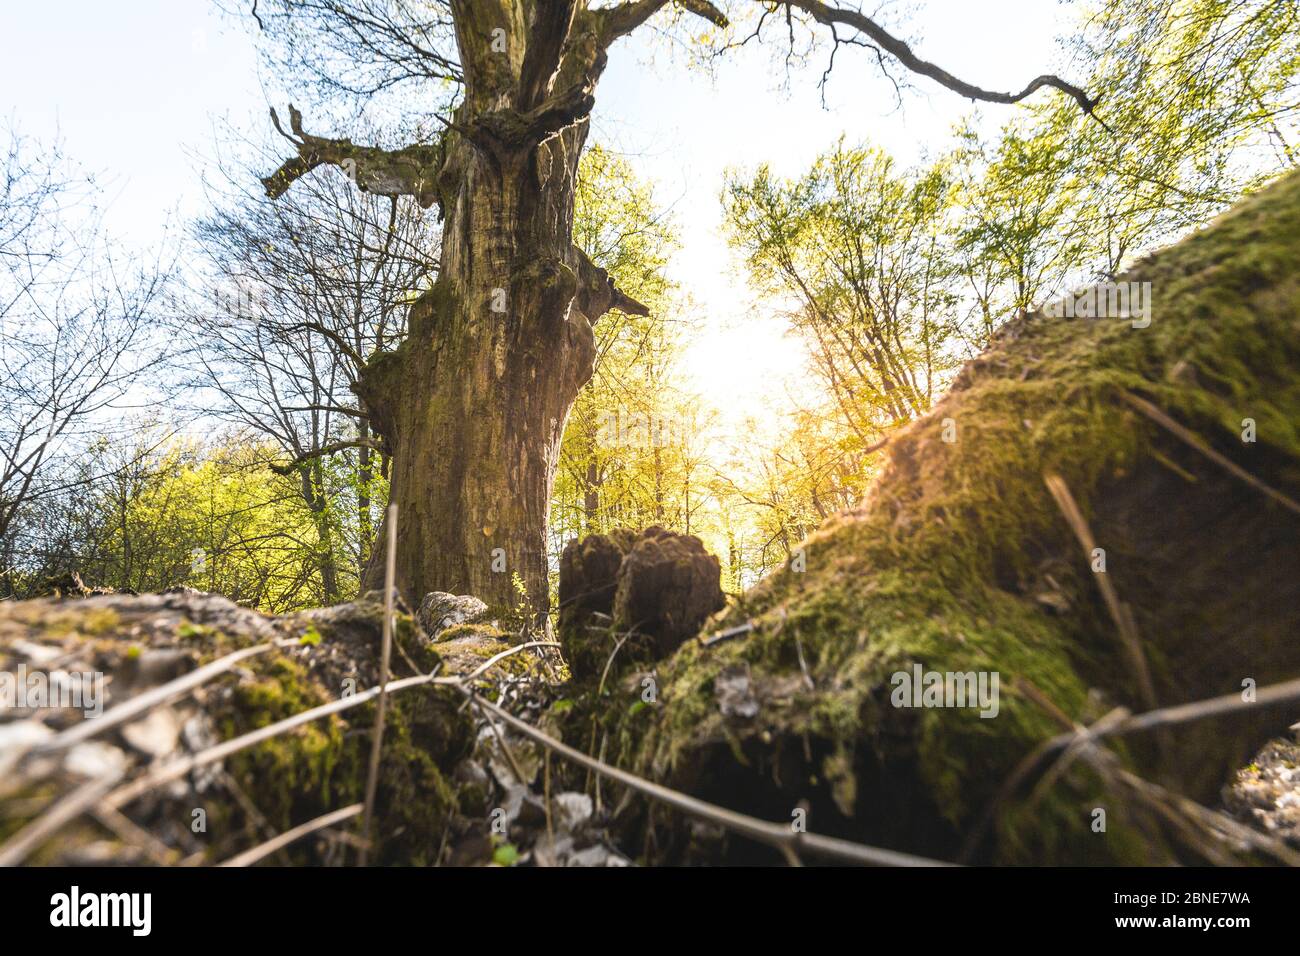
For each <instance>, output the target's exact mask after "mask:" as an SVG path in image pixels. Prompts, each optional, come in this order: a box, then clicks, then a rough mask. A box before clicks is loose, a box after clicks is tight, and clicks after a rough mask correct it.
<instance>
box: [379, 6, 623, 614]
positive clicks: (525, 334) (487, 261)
mask: <svg viewBox="0 0 1300 956" xmlns="http://www.w3.org/2000/svg"><path fill="white" fill-rule="evenodd" d="M577 7H578V4H576V3H567V4H566V3H555V4H548V5H545V6H542V5H537V7H536V8H534V5H533V4H523V3H509V2H504V0H502V2H498V3H483V4H478V3H476V4H472V5H471V4H464V5H460V6H458V7H457V39H458V43H459V45H460V48H461V57H462V62H463V64H464V65H465V69H466V96H465V100H464V102H463V103H462V105H461V106H460V108H459V109H458V110H457V112H456V117H455V122H454V124H453V127H452V129H451V130H450V131H449V132H448V133H447V135H446V137H445V140H444V145H443V149H444V154H443V155H444V162H443V166H442V168H441V171H440V173H439V175H438V182H437V189H438V196H439V201H440V203H441V205H442V210H443V214H444V216H445V221H444V228H443V242H442V259H441V268H440V272H439V279H438V281H437V283H436V285H435V286H434V288H433V289H432V290H430V291H429V292H427V293H426V294H424V295H423V296H422V297H421V298H420V299H419V300H418V301H417V302H416V303H415V304H414V305H413V306H412V308H411V313H410V317H409V322H408V338H407V341H406V342H404V343H403V345H402V346H401V347H400V348H399V349H398V350H397V351H395V352H392V353H388V354H386V355H383V356H380V357H379V358H378V359H377V360H375V361H374V362H372V363H371V364H370V365H369V366H367V368H366V369H365V372H364V374H363V376H362V381H361V384H360V386H359V387H358V391H359V393H360V394H361V397H362V398H363V400H364V401H365V403H366V406H367V408H368V409H369V410H370V411H371V425H372V427H373V428H374V430H375V431H376V432H377V433H378V434H380V435H382V436H383V437H384V439H385V441H386V442H387V444H388V447H389V448H390V450H391V452H392V456H393V471H392V482H391V500H392V501H393V502H394V503H396V504H397V506H398V533H397V567H398V580H397V582H396V583H397V586H398V588H399V589H400V591H401V592H402V594H404V595H405V596H406V597H407V599H408V600H412V601H415V602H418V601H419V599H420V598H421V597H422V596H423V594H424V593H426V592H428V591H430V590H434V589H437V590H444V591H452V592H457V593H472V594H475V595H477V596H479V597H481V598H482V599H484V600H485V601H488V602H489V603H490V604H493V605H495V606H497V607H498V608H513V607H516V606H518V605H520V604H526V606H527V607H528V608H529V609H530V610H531V611H532V612H534V613H537V614H540V613H542V612H544V611H545V610H546V608H547V606H548V586H547V568H546V521H547V513H548V509H549V503H550V497H551V490H552V486H553V483H554V475H555V467H556V463H557V461H558V458H559V446H560V439H561V436H562V435H563V432H564V425H565V420H566V418H567V417H568V414H569V409H570V407H571V406H572V404H573V401H574V399H575V398H576V397H577V395H578V390H579V389H580V388H581V387H582V386H583V385H584V384H586V382H587V381H588V380H589V379H590V377H591V374H592V367H593V362H594V358H595V339H594V335H593V332H592V324H593V323H594V322H595V321H596V320H597V319H598V318H599V317H600V316H601V315H603V314H604V312H605V311H607V310H608V309H609V308H611V307H614V306H617V307H619V308H622V309H624V310H626V311H638V310H640V311H644V309H643V307H640V306H639V304H638V303H635V302H633V301H632V300H630V299H627V298H626V297H623V296H621V295H620V294H619V293H617V292H616V291H615V290H614V288H613V286H612V284H611V283H610V281H609V279H608V277H607V275H606V274H605V272H604V271H603V270H601V269H598V268H597V267H596V266H594V265H593V264H592V263H591V262H590V260H588V259H587V258H586V257H585V255H583V254H582V253H581V252H580V251H579V250H578V249H577V248H576V247H575V246H574V244H573V203H574V194H575V189H576V179H577V167H578V158H579V155H580V154H581V151H582V148H583V145H584V143H585V141H586V137H587V129H588V120H587V116H588V114H589V112H590V108H591V97H590V92H589V90H590V88H591V87H592V86H593V85H594V83H595V80H596V78H597V76H598V75H599V73H600V71H601V70H602V69H603V67H604V61H605V55H604V50H603V44H602V42H601V33H600V29H599V25H600V20H599V19H598V18H597V17H595V16H594V15H591V14H588V13H586V12H585V11H584V12H583V15H582V17H581V18H580V21H579V22H577V23H575V22H574V21H573V18H574V14H575V11H576V9H577ZM525 8H527V11H526V10H525ZM526 12H530V13H531V14H532V20H531V22H529V23H526V24H524V25H521V24H520V22H519V21H521V20H524V19H525V14H526ZM498 27H500V28H502V29H503V30H504V36H503V35H501V34H500V33H498V34H497V35H495V36H494V34H493V31H494V30H496V29H497V28H498ZM494 43H495V44H496V45H497V46H498V47H501V46H504V49H493V46H494ZM561 50H563V56H561ZM556 90H558V91H559V92H558V93H557V92H554V91H556ZM502 104H508V105H504V106H503V105H502ZM384 534H386V528H385V527H382V526H381V529H380V538H381V539H382V537H383V536H384ZM382 553H383V549H382V548H376V549H374V554H375V555H381V554H382ZM382 575H383V568H382V565H381V564H380V563H379V562H377V561H376V560H375V558H374V557H373V556H372V558H371V562H370V565H369V567H368V569H367V574H366V578H365V581H364V583H363V586H364V587H379V586H382V583H383V582H382ZM521 591H522V593H521Z"/></svg>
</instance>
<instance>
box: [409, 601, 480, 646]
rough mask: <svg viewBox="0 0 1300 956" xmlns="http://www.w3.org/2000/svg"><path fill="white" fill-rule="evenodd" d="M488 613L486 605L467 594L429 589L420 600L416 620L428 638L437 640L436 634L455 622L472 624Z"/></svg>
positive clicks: (455, 623)
mask: <svg viewBox="0 0 1300 956" xmlns="http://www.w3.org/2000/svg"><path fill="white" fill-rule="evenodd" d="M487 613H488V606H487V605H486V604H484V603H483V602H482V601H480V600H479V599H478V598H476V597H473V596H472V595H469V594H448V593H447V592H445V591H430V592H429V593H428V594H426V595H425V596H424V600H423V601H421V602H420V610H419V611H417V612H416V615H415V617H416V620H417V621H419V622H420V626H421V627H422V628H424V633H425V634H427V635H428V636H429V639H430V640H435V641H436V640H437V639H438V635H440V634H441V633H442V632H443V631H445V630H447V629H448V628H450V627H455V626H456V625H457V624H473V623H475V622H477V621H480V620H482V619H483V617H484V615H486V614H487Z"/></svg>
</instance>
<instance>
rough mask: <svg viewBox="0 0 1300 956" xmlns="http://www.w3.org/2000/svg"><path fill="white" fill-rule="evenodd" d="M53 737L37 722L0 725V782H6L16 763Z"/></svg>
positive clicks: (52, 733) (16, 722)
mask: <svg viewBox="0 0 1300 956" xmlns="http://www.w3.org/2000/svg"><path fill="white" fill-rule="evenodd" d="M53 736H54V731H53V730H51V729H50V728H49V727H46V726H45V725H44V724H43V723H41V722H40V721H39V720H16V721H13V722H11V723H8V724H0V780H4V781H8V780H9V779H10V774H11V773H12V772H13V769H14V768H15V767H16V766H18V761H20V760H22V758H23V756H24V755H25V754H26V753H27V752H28V751H29V750H31V749H32V748H33V747H35V746H37V745H38V744H43V743H45V742H46V741H47V740H49V739H50V738H51V737H53Z"/></svg>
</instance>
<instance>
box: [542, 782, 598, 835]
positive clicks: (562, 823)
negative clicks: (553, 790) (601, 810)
mask: <svg viewBox="0 0 1300 956" xmlns="http://www.w3.org/2000/svg"><path fill="white" fill-rule="evenodd" d="M551 806H552V809H553V810H554V811H555V813H554V816H555V825H556V826H557V827H559V828H560V829H562V830H576V829H578V828H579V827H580V826H582V825H583V824H584V823H586V822H587V821H588V820H590V819H591V815H592V813H593V812H594V807H593V805H592V802H591V797H589V796H588V795H587V794H585V793H578V792H576V791H573V790H570V791H567V792H565V793H558V794H556V795H555V796H554V797H552V798H551Z"/></svg>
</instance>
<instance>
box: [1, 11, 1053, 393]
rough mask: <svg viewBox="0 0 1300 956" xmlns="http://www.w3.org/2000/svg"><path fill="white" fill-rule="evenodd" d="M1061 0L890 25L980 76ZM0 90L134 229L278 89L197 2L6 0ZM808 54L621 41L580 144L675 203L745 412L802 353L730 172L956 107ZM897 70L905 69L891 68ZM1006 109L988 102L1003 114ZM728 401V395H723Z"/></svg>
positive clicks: (694, 358) (727, 377)
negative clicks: (756, 295) (799, 59)
mask: <svg viewBox="0 0 1300 956" xmlns="http://www.w3.org/2000/svg"><path fill="white" fill-rule="evenodd" d="M1071 19H1072V11H1071V10H1070V9H1069V8H1068V7H1065V6H1062V5H1060V4H1058V3H1057V2H1055V0H928V2H920V3H917V4H915V5H914V12H913V13H912V14H911V15H909V16H907V17H901V16H894V17H890V18H889V19H888V22H890V23H899V22H903V23H904V24H905V26H904V27H903V29H904V31H905V34H906V35H908V36H909V37H913V38H919V39H918V42H917V49H918V52H920V53H921V54H922V55H923V56H925V57H926V58H928V59H931V60H933V61H935V62H938V63H940V64H942V65H943V66H944V67H945V68H946V69H948V70H949V71H950V72H952V73H955V74H956V75H958V76H961V77H963V78H964V79H968V80H970V81H972V82H976V83H979V84H981V85H983V86H985V87H989V88H995V89H1007V88H1018V87H1020V86H1021V85H1023V84H1024V83H1025V82H1026V81H1027V80H1028V79H1030V78H1032V77H1034V76H1036V75H1038V74H1039V73H1042V72H1045V71H1047V70H1048V69H1050V68H1055V67H1056V66H1058V65H1059V64H1058V63H1057V59H1058V54H1057V49H1056V46H1055V44H1054V43H1053V38H1054V37H1055V36H1056V35H1057V34H1058V33H1060V32H1064V31H1068V30H1069V28H1070V25H1071ZM0 22H2V23H3V29H2V30H0V89H3V90H4V91H5V94H6V99H7V100H8V103H7V104H6V106H7V108H6V109H5V110H4V114H5V117H6V119H10V118H11V119H12V120H13V121H15V122H16V123H17V125H18V126H19V128H20V129H21V130H22V131H23V132H24V133H26V134H28V135H30V136H32V137H36V138H40V139H44V140H49V139H51V138H52V137H53V136H54V135H55V134H56V132H57V134H58V135H59V136H60V137H61V138H62V140H63V142H64V145H65V148H66V151H67V153H68V154H69V155H70V156H71V157H72V158H73V159H75V160H76V161H78V162H79V163H81V164H82V165H83V166H85V167H86V168H88V169H89V170H91V171H93V172H95V173H97V174H99V177H100V179H101V181H102V182H104V183H105V184H107V185H108V186H109V187H110V188H109V200H110V203H111V205H110V208H109V211H108V225H109V228H110V229H111V230H112V231H113V232H114V233H115V234H116V235H118V236H120V237H122V238H123V239H124V240H128V241H132V242H138V243H149V242H152V241H155V240H157V239H159V238H161V236H162V232H161V230H162V228H163V226H164V224H165V223H167V222H168V221H172V222H176V221H178V217H185V216H189V215H193V214H195V213H198V212H201V211H202V208H203V193H202V187H201V172H202V167H203V160H204V158H205V157H210V156H211V155H212V154H213V151H214V145H213V144H214V139H215V130H216V128H217V127H218V126H220V125H221V124H222V123H223V122H228V123H230V124H231V125H232V126H233V127H234V128H236V129H238V130H246V131H249V132H250V133H256V132H257V131H258V129H259V126H261V125H264V124H266V122H267V120H266V116H267V114H266V108H267V106H268V104H269V103H278V102H282V101H283V99H284V94H283V92H282V91H280V90H278V89H275V88H270V87H266V86H264V85H263V78H260V77H259V76H258V74H257V65H256V57H255V55H254V52H253V49H252V45H251V41H250V39H249V37H248V35H247V34H246V33H245V32H244V31H243V30H242V29H241V28H240V26H239V25H237V24H232V23H230V22H228V21H224V20H223V19H222V18H221V17H220V15H219V14H218V13H217V11H216V10H215V8H214V7H213V5H212V3H211V2H210V0H42V2H40V3H24V4H21V5H20V4H19V3H17V2H15V0H6V2H5V10H4V13H3V15H2V20H0ZM822 69H823V63H822V61H821V60H818V61H817V62H816V63H814V64H812V65H810V66H809V67H808V68H807V69H805V70H803V71H801V72H797V73H795V74H793V75H792V76H791V77H790V79H789V88H788V89H781V88H780V87H782V86H783V85H784V83H785V76H784V74H783V73H779V72H778V68H777V66H776V65H775V60H774V58H773V55H772V52H771V50H765V49H761V48H757V47H754V48H752V49H747V50H744V51H740V52H738V53H736V54H734V55H731V56H729V57H727V58H726V59H725V60H724V61H723V62H722V63H721V65H720V67H719V70H718V73H717V76H716V80H714V79H710V78H709V77H707V76H705V75H703V74H702V73H700V72H698V71H692V70H691V69H690V68H689V67H688V66H687V64H686V63H685V62H684V60H683V58H682V57H681V55H680V54H678V55H675V56H674V55H673V54H672V53H670V52H667V51H665V49H664V48H663V47H662V46H657V45H655V43H654V42H653V40H652V39H651V38H650V37H649V36H644V37H633V38H631V39H629V40H624V41H621V42H620V44H619V45H618V46H616V47H615V48H614V49H613V51H612V52H611V57H610V65H609V69H608V71H607V72H606V74H605V77H604V79H603V80H602V82H601V85H600V88H599V89H598V91H597V108H596V115H595V138H596V139H597V140H599V141H601V142H604V143H606V144H607V145H611V146H614V147H615V148H618V149H620V150H622V151H625V152H627V153H629V154H632V158H633V161H634V163H635V164H636V166H637V169H638V170H639V171H640V173H641V174H642V175H644V176H646V177H648V178H650V179H652V180H653V181H654V182H655V183H656V186H657V189H658V195H659V197H660V199H661V200H662V201H664V202H665V203H669V202H671V203H672V204H673V206H674V215H675V217H676V220H677V223H678V225H679V227H680V232H681V237H682V241H683V249H682V252H681V254H680V255H679V256H678V257H677V260H676V261H675V262H674V264H673V273H674V277H675V278H676V279H677V280H678V281H679V282H681V283H682V284H683V286H684V287H685V288H686V289H687V290H688V291H689V292H690V294H691V295H692V297H693V298H694V300H695V302H696V303H697V304H698V306H699V308H700V310H701V313H702V314H703V315H704V316H706V317H707V331H706V332H705V334H704V335H703V337H702V338H701V339H700V340H699V341H698V342H697V343H696V345H695V347H693V348H692V349H691V352H690V354H689V356H688V359H687V363H686V366H687V370H688V372H689V374H690V375H691V377H692V381H693V382H694V384H695V385H696V386H697V387H699V388H700V389H701V390H703V391H705V392H706V393H708V394H710V395H712V396H713V397H715V398H717V399H723V398H730V399H731V402H729V404H739V405H740V406H742V407H743V406H745V405H747V404H752V403H753V402H754V401H757V400H758V396H761V395H762V394H763V393H764V392H767V391H771V390H773V389H776V388H777V385H778V383H779V382H780V381H781V380H782V378H784V377H787V376H789V375H791V374H793V373H795V372H796V371H797V369H798V367H799V365H800V359H799V356H798V354H797V353H798V350H797V348H795V346H794V345H793V343H791V342H789V341H788V340H785V339H783V338H782V335H781V332H782V323H781V322H780V321H779V320H777V319H775V318H773V317H771V316H769V315H764V314H763V312H762V310H758V311H757V312H756V311H755V310H754V309H753V308H752V306H753V301H752V296H751V294H750V292H749V289H748V288H747V286H746V283H745V281H744V276H743V275H742V274H739V272H738V271H737V270H736V269H735V268H734V265H735V264H734V263H733V261H732V256H731V253H730V252H729V250H728V249H727V247H726V244H725V241H724V239H723V237H722V234H721V231H720V207H719V202H718V197H719V193H720V190H721V186H722V177H723V172H724V170H725V169H727V168H728V167H731V166H741V167H745V166H753V165H756V164H758V163H760V162H768V163H771V164H772V165H773V166H774V167H775V168H776V169H777V170H778V171H780V172H783V173H787V174H794V173H797V172H799V171H800V170H801V169H803V168H805V167H806V166H807V165H808V164H809V163H810V162H811V160H812V159H813V157H814V156H815V155H816V154H817V153H818V152H819V151H821V150H823V149H825V148H826V147H827V146H829V145H830V144H831V143H833V142H834V140H835V139H836V138H837V137H839V136H840V135H841V134H845V135H847V136H848V137H849V139H850V140H855V141H858V140H870V141H872V142H874V143H877V144H879V145H881V146H884V147H885V148H887V149H889V150H890V151H891V152H893V153H894V154H895V155H897V156H898V157H899V158H901V159H903V160H914V159H916V158H918V157H919V156H920V155H922V154H923V153H925V152H927V151H928V152H938V151H939V150H941V149H942V148H943V146H944V143H945V140H946V137H947V131H948V129H949V128H950V127H951V125H952V123H954V122H955V121H956V120H957V119H959V118H960V117H961V116H962V115H963V114H964V113H966V112H968V111H969V110H970V109H971V104H969V103H968V102H967V101H964V100H962V99H960V98H959V97H957V96H955V95H953V94H951V93H949V92H947V91H946V90H943V89H940V88H938V87H937V86H936V85H935V84H933V83H930V82H929V81H927V80H923V79H918V80H917V81H916V82H915V85H916V87H917V89H916V91H915V92H914V93H913V94H905V96H904V101H903V106H902V108H901V109H896V108H895V101H894V93H893V87H892V85H891V84H890V83H889V82H888V81H887V80H885V79H884V78H883V77H882V76H881V74H880V73H879V71H878V69H877V67H876V66H875V63H874V58H873V57H871V56H870V55H869V54H867V53H866V52H865V51H861V50H854V49H846V50H842V51H841V52H840V54H839V57H838V59H837V63H836V70H835V74H834V76H833V77H832V79H831V82H830V86H829V88H828V91H827V105H828V107H829V109H823V107H822V104H821V99H820V93H819V91H818V89H817V80H818V78H819V77H820V75H821V72H822ZM899 73H900V75H901V74H902V71H899ZM1012 109H1013V108H1010V107H1008V108H1001V107H984V109H983V111H982V112H983V115H984V117H985V121H986V122H988V123H990V124H991V125H992V124H997V123H1001V122H1002V121H1004V120H1005V119H1007V118H1009V117H1010V116H1011V110H1012ZM736 400H739V402H737V401H736Z"/></svg>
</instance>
